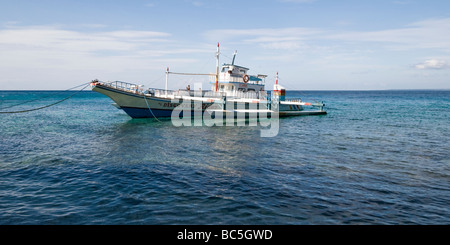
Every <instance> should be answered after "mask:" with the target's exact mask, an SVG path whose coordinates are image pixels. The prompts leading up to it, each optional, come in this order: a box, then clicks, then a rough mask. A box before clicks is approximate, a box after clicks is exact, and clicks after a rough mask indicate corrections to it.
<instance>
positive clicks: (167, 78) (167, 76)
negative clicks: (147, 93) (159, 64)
mask: <svg viewBox="0 0 450 245" xmlns="http://www.w3.org/2000/svg"><path fill="white" fill-rule="evenodd" d="M168 87H169V67H167V71H166V97H167V89H168Z"/></svg>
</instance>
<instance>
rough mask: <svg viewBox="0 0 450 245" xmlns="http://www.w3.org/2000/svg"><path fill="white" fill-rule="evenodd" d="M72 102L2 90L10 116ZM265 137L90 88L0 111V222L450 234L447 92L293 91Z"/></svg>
mask: <svg viewBox="0 0 450 245" xmlns="http://www.w3.org/2000/svg"><path fill="white" fill-rule="evenodd" d="M71 93H72V92H45V91H41V92H37V91H18V92H17V91H16V92H14V91H0V108H5V107H8V106H9V105H13V104H18V103H21V102H24V101H27V100H30V99H36V98H42V97H46V98H44V99H42V100H39V101H35V102H32V103H29V104H24V105H21V106H17V107H14V108H9V109H3V111H8V110H16V109H27V108H33V107H38V106H43V105H46V104H50V103H53V102H55V101H57V100H58V99H62V98H64V97H66V96H68V95H70V94H71ZM287 96H290V97H297V96H300V97H302V98H303V99H304V100H312V99H317V100H320V101H324V102H325V103H326V104H327V107H326V109H327V111H328V115H325V116H307V117H292V118H284V119H281V120H280V130H279V134H278V136H277V137H274V138H261V137H260V128H259V127H249V126H246V127H205V126H204V127H179V128H177V127H174V126H172V124H171V122H170V121H162V122H158V121H156V120H153V119H139V120H137V119H131V118H129V117H128V116H127V115H126V114H125V113H123V112H122V111H120V110H117V109H116V108H115V107H113V106H111V105H110V104H111V103H112V101H111V100H110V99H108V98H107V97H105V96H103V95H101V94H97V93H93V92H83V93H80V94H77V95H76V96H75V97H73V98H71V99H69V100H67V101H65V102H63V103H61V104H58V105H56V106H54V107H51V108H47V109H44V110H40V111H35V112H30V113H24V114H0V125H1V127H0V224H446V225H448V224H450V208H449V207H450V144H449V142H450V91H306V92H288V93H287Z"/></svg>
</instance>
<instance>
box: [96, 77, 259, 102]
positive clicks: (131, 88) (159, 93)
mask: <svg viewBox="0 0 450 245" xmlns="http://www.w3.org/2000/svg"><path fill="white" fill-rule="evenodd" d="M100 84H101V85H103V86H105V87H110V88H114V89H117V90H122V91H125V92H130V93H135V94H141V95H142V94H148V95H151V96H155V97H162V98H167V97H169V98H180V97H186V96H190V97H206V98H222V97H224V96H227V97H231V98H240V99H261V100H265V99H266V98H267V92H266V91H247V92H243V91H236V90H235V91H227V92H225V91H218V92H215V91H211V90H197V91H194V90H167V91H166V90H165V89H155V88H149V89H144V88H143V86H142V85H141V86H140V85H137V84H133V83H127V82H121V81H114V82H100Z"/></svg>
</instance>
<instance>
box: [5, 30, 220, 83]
mask: <svg viewBox="0 0 450 245" xmlns="http://www.w3.org/2000/svg"><path fill="white" fill-rule="evenodd" d="M203 48H205V47H204V46H203ZM207 50H208V49H202V47H198V46H196V47H195V48H192V47H189V46H182V45H181V44H179V43H178V42H177V41H176V40H174V39H173V37H172V35H171V34H170V33H166V32H152V31H135V30H118V31H106V32H105V31H97V30H92V29H91V30H87V32H85V31H84V30H83V31H73V30H66V29H63V28H62V27H55V26H28V27H14V28H8V29H3V30H1V29H0V53H1V55H0V74H2V76H1V77H0V90H1V89H55V88H56V89H65V88H67V87H70V86H71V85H73V84H76V82H78V83H80V81H85V80H91V79H94V78H99V79H101V80H116V79H117V80H120V79H130V80H131V81H133V80H134V79H142V78H143V77H148V74H149V73H152V72H156V73H158V72H159V71H161V73H162V72H163V69H165V68H164V67H165V66H167V65H173V66H182V65H184V64H193V63H196V61H197V60H196V59H195V58H193V57H190V56H189V55H191V54H192V53H197V54H198V53H202V52H203V53H204V52H206V51H207ZM211 50H213V49H211ZM211 50H209V51H211ZM211 52H213V51H211ZM191 56H192V55H191ZM61 81H65V82H63V83H61Z"/></svg>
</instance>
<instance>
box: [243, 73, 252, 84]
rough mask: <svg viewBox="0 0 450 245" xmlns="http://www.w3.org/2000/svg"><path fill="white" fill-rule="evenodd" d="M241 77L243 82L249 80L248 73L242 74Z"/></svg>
mask: <svg viewBox="0 0 450 245" xmlns="http://www.w3.org/2000/svg"><path fill="white" fill-rule="evenodd" d="M242 79H243V80H244V83H248V81H249V80H250V77H248V75H244V76H243V77H242Z"/></svg>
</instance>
